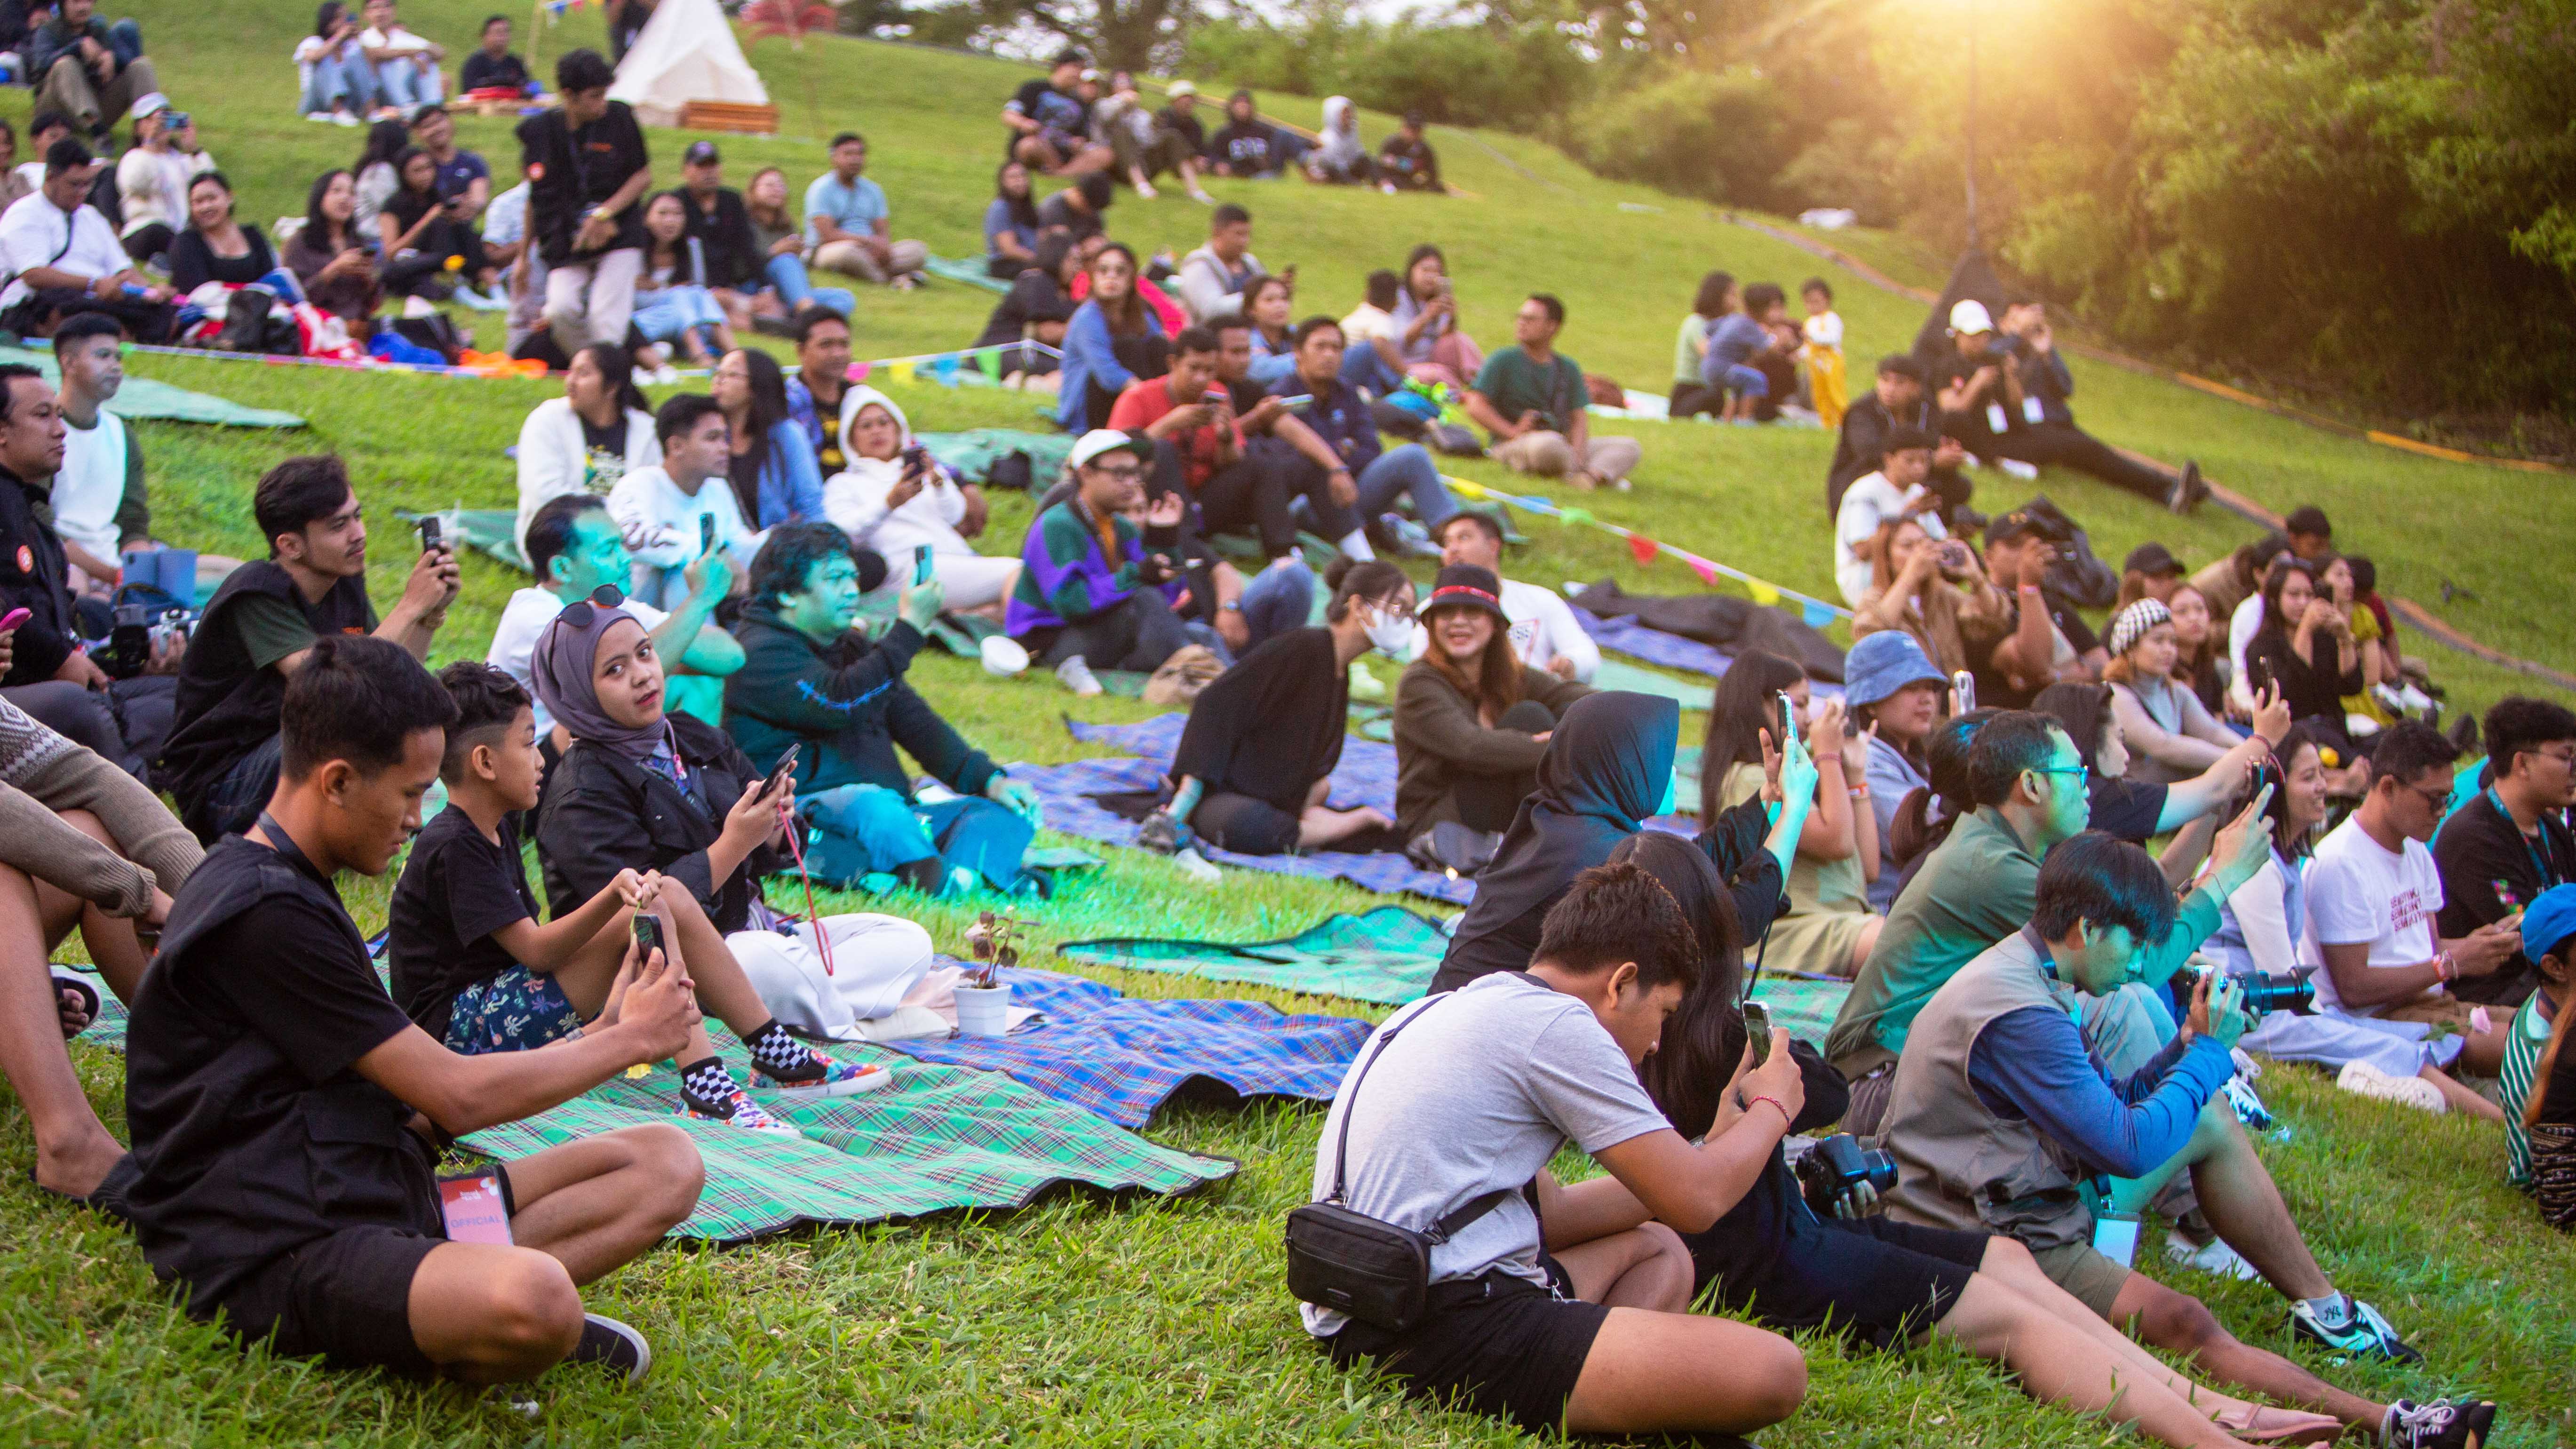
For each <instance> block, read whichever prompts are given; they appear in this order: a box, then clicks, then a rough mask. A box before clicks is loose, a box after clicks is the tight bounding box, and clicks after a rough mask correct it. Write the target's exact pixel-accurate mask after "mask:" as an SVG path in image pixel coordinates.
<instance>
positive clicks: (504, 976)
mask: <svg viewBox="0 0 2576 1449" xmlns="http://www.w3.org/2000/svg"><path fill="white" fill-rule="evenodd" d="M579 1035H581V1013H580V1012H579V1011H577V1010H575V1009H574V1008H573V1004H572V1002H571V1001H570V1000H569V999H567V998H566V997H565V996H564V994H563V988H562V987H561V986H559V985H557V984H555V978H554V977H553V976H551V975H547V974H543V973H540V972H535V971H531V970H529V969H528V968H527V967H525V966H513V967H511V968H510V969H509V970H507V971H504V972H502V973H501V974H500V975H498V976H495V977H493V978H492V979H491V980H489V981H486V982H483V983H481V984H480V985H476V986H468V987H466V988H465V989H464V990H462V991H460V992H458V993H456V999H455V1000H454V1001H453V1002H451V1003H449V1005H448V1008H447V1049H448V1050H449V1051H452V1052H456V1053H458V1054H460V1055H462V1056H469V1057H471V1056H480V1055H481V1054H483V1053H484V1052H523V1051H529V1050H532V1049H534V1048H537V1047H541V1046H544V1045H545V1044H546V1043H548V1042H550V1041H561V1040H563V1039H565V1038H567V1037H576V1036H579Z"/></svg>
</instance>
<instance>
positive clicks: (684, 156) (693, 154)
mask: <svg viewBox="0 0 2576 1449" xmlns="http://www.w3.org/2000/svg"><path fill="white" fill-rule="evenodd" d="M723 159H724V158H723V157H722V156H719V155H717V154H716V143H715V142H713V141H691V142H690V143H689V149H688V150H686V151H683V152H681V153H680V160H681V161H682V162H683V163H685V164H687V165H690V166H712V165H714V164H715V163H717V162H719V161H722V160H723Z"/></svg>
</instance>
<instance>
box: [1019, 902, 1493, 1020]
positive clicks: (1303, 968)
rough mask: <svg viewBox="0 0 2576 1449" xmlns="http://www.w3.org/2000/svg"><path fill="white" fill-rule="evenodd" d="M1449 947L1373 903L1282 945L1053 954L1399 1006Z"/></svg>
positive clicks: (1424, 923)
mask: <svg viewBox="0 0 2576 1449" xmlns="http://www.w3.org/2000/svg"><path fill="white" fill-rule="evenodd" d="M1448 949H1449V936H1448V933H1447V932H1445V931H1443V930H1441V929H1440V923H1439V922H1437V921H1434V920H1432V919H1431V918H1429V917H1427V916H1424V915H1421V914H1419V913H1417V912H1414V911H1410V910H1407V909H1406V908H1404V907H1402V906H1379V907H1378V908H1377V909H1375V910H1373V911H1370V912H1368V913H1367V914H1366V915H1359V916H1353V915H1347V914H1342V915H1334V916H1331V917H1329V918H1327V919H1325V920H1324V921H1322V922H1320V923H1318V924H1316V925H1314V926H1311V927H1309V928H1307V929H1306V930H1303V931H1300V932H1298V933H1297V934H1296V935H1294V936H1290V937H1288V938H1287V939H1286V940H1282V941H1254V942H1249V943H1245V944H1235V943H1231V942H1225V941H1164V940H1156V939H1154V938H1152V937H1147V936H1113V937H1103V938H1101V939H1098V940H1091V941H1067V942H1066V943H1064V944H1063V945H1061V946H1058V947H1057V948H1056V954H1057V955H1059V956H1062V957H1064V958H1065V959H1067V960H1070V961H1090V962H1095V963H1097V964H1099V965H1103V966H1124V967H1127V968H1129V969H1131V970H1136V971H1167V972H1171V973H1174V974H1176V975H1182V976H1200V977H1205V978H1206V979H1208V980H1210V981H1247V982H1251V983H1252V984H1254V985H1257V986H1275V987H1278V988H1280V989H1282V990H1286V991H1302V992H1304V993H1306V994H1307V995H1309V996H1339V997H1344V998H1347V999H1348V1000H1352V1001H1374V1002H1377V1003H1379V1004H1380V1005H1384V1006H1401V1005H1403V1004H1404V1003H1405V1002H1408V1001H1411V1000H1413V999H1414V998H1415V997H1418V996H1420V995H1421V994H1422V993H1423V991H1424V990H1425V989H1426V988H1427V987H1429V986H1430V984H1431V974H1432V973H1433V972H1434V971H1437V970H1439V969H1440V957H1441V955H1442V953H1444V952H1446V951H1447V950H1448Z"/></svg>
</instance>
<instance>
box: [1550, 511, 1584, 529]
mask: <svg viewBox="0 0 2576 1449" xmlns="http://www.w3.org/2000/svg"><path fill="white" fill-rule="evenodd" d="M1556 517H1557V520H1558V521H1559V522H1561V523H1563V524H1564V525H1565V526H1566V527H1568V528H1571V527H1573V526H1574V525H1576V524H1578V523H1590V522H1592V521H1593V519H1592V515H1591V514H1590V513H1587V512H1585V511H1584V510H1582V509H1580V508H1559V509H1557V510H1556Z"/></svg>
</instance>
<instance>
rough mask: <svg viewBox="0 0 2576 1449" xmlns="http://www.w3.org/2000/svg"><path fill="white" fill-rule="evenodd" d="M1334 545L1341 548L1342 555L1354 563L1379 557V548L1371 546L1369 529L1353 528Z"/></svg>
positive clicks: (1365, 561)
mask: <svg viewBox="0 0 2576 1449" xmlns="http://www.w3.org/2000/svg"><path fill="white" fill-rule="evenodd" d="M1333 547H1335V548H1338V549H1340V550H1341V551H1342V556H1343V557H1345V558H1347V559H1349V560H1350V561H1351V562H1353V563H1367V562H1369V561H1370V560H1372V559H1374V558H1376V557H1377V550H1376V549H1373V548H1371V547H1369V541H1368V530H1367V529H1365V528H1354V529H1352V530H1351V531H1350V532H1349V533H1347V534H1344V535H1343V536H1342V540H1341V541H1340V542H1339V543H1336V544H1334V545H1333Z"/></svg>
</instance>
